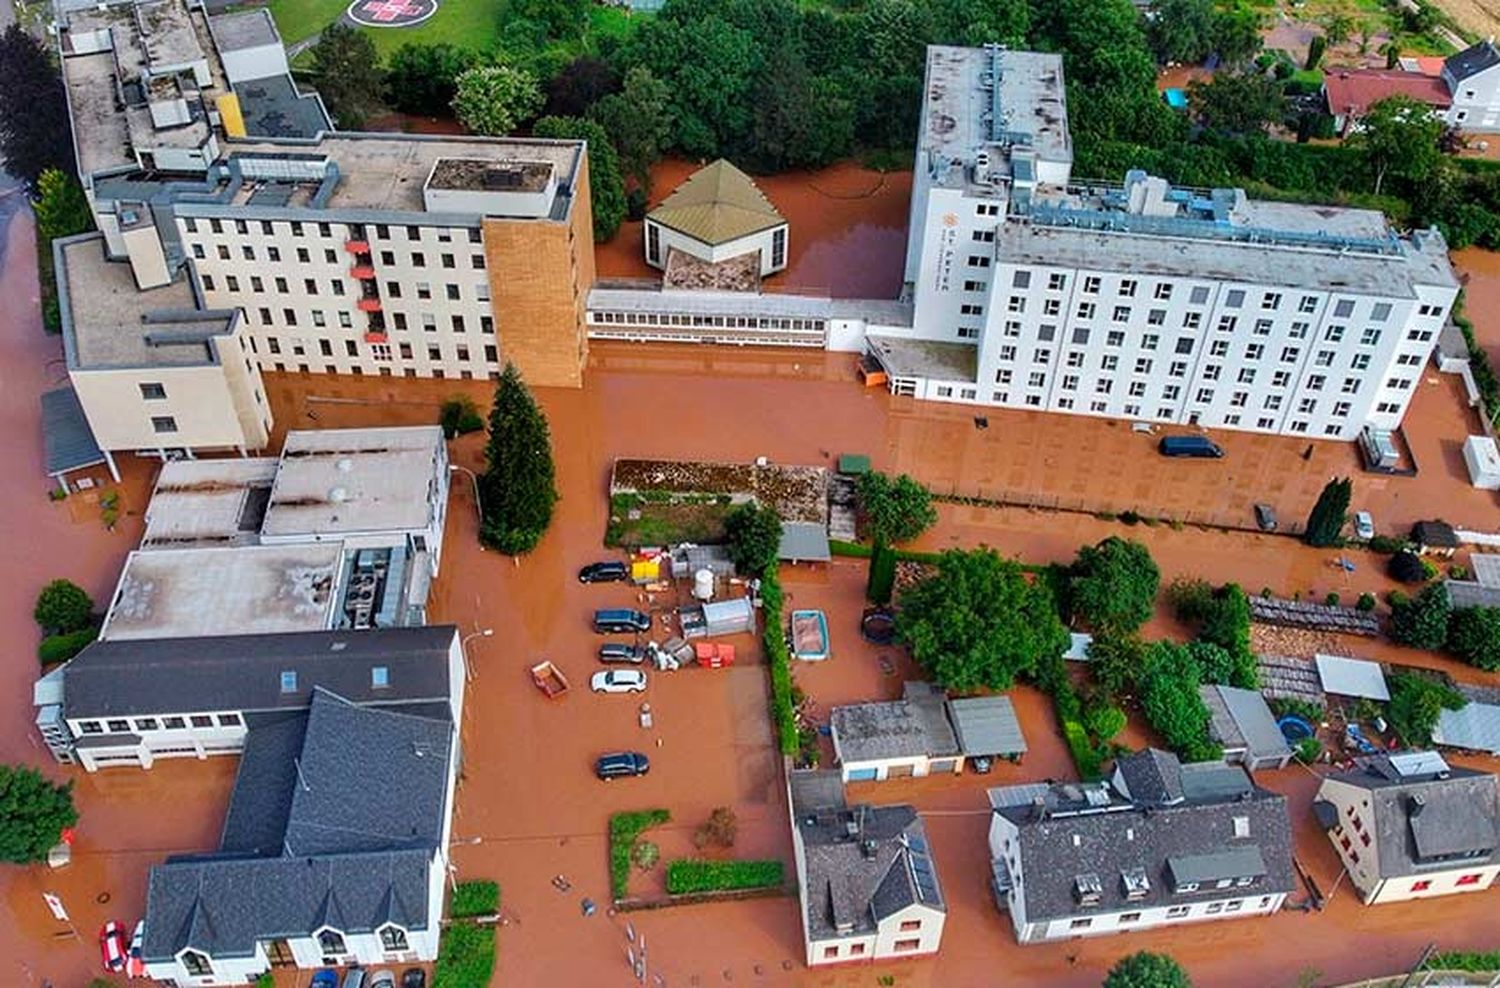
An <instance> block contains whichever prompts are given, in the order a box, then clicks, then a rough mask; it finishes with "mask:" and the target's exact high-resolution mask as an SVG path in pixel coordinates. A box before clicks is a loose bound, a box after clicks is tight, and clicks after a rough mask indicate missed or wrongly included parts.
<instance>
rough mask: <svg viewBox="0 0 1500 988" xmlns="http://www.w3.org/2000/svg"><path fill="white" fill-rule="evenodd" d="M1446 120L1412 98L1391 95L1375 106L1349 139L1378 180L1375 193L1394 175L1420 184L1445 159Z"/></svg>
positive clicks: (1378, 193) (1351, 145) (1362, 119)
mask: <svg viewBox="0 0 1500 988" xmlns="http://www.w3.org/2000/svg"><path fill="white" fill-rule="evenodd" d="M1442 136H1443V121H1442V120H1440V119H1439V118H1438V117H1436V116H1434V115H1433V113H1432V109H1431V108H1430V107H1429V106H1427V105H1426V104H1425V103H1420V102H1418V101H1417V100H1414V99H1412V98H1411V97H1410V96H1387V97H1386V98H1385V99H1382V100H1377V101H1376V102H1375V103H1373V104H1371V106H1370V109H1369V112H1367V113H1366V114H1365V115H1364V116H1363V117H1361V118H1360V120H1359V129H1358V130H1356V131H1355V132H1354V133H1353V134H1352V135H1351V136H1350V138H1349V140H1348V144H1349V146H1350V147H1353V148H1357V149H1358V150H1359V152H1360V154H1361V155H1363V157H1364V159H1365V165H1366V167H1367V168H1369V170H1370V175H1371V176H1372V177H1373V178H1374V179H1375V194H1376V195H1380V190H1381V188H1382V187H1383V186H1384V184H1385V179H1386V176H1387V175H1394V176H1396V177H1397V178H1401V179H1404V180H1405V181H1406V182H1408V183H1410V184H1420V183H1421V182H1422V181H1424V180H1425V179H1426V178H1427V177H1428V176H1429V175H1431V174H1432V172H1433V170H1434V169H1435V168H1437V166H1438V162H1439V161H1440V160H1442V152H1441V151H1440V150H1439V149H1438V140H1439V138H1441V137H1442Z"/></svg>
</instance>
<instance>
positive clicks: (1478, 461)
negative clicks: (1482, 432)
mask: <svg viewBox="0 0 1500 988" xmlns="http://www.w3.org/2000/svg"><path fill="white" fill-rule="evenodd" d="M1464 465H1465V466H1466V467H1468V468H1469V483H1471V484H1473V485H1474V486H1475V487H1477V488H1479V489H1480V490H1484V491H1493V490H1500V447H1497V446H1496V445H1495V440H1493V439H1491V438H1490V437H1489V436H1470V437H1469V438H1467V439H1465V440H1464Z"/></svg>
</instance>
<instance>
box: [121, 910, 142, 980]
mask: <svg viewBox="0 0 1500 988" xmlns="http://www.w3.org/2000/svg"><path fill="white" fill-rule="evenodd" d="M145 940H146V921H145V920H144V919H143V920H140V921H138V922H137V923H136V924H135V931H134V932H133V933H131V934H130V953H129V956H127V957H126V958H125V977H127V978H144V977H145V976H146V957H145V955H144V954H143V953H142V952H141V946H142V944H143V943H145Z"/></svg>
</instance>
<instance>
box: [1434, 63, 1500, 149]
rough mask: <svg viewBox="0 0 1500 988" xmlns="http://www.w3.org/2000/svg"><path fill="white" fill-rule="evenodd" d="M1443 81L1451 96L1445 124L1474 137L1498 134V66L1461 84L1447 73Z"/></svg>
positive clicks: (1499, 105)
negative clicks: (1476, 134) (1450, 104)
mask: <svg viewBox="0 0 1500 988" xmlns="http://www.w3.org/2000/svg"><path fill="white" fill-rule="evenodd" d="M1443 81H1444V82H1446V83H1447V84H1448V88H1449V90H1450V91H1451V92H1452V93H1453V105H1452V107H1450V108H1449V110H1448V122H1449V123H1451V124H1453V126H1455V127H1458V128H1459V129H1461V130H1466V131H1470V132H1473V133H1494V132H1497V131H1500V66H1495V67H1492V68H1489V69H1487V70H1485V71H1483V72H1480V73H1478V74H1476V75H1472V76H1470V77H1469V78H1467V79H1465V80H1463V81H1462V82H1458V81H1456V80H1455V79H1454V78H1453V76H1452V75H1451V74H1450V73H1448V72H1447V71H1444V72H1443Z"/></svg>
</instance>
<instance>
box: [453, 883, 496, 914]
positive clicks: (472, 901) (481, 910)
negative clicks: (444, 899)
mask: <svg viewBox="0 0 1500 988" xmlns="http://www.w3.org/2000/svg"><path fill="white" fill-rule="evenodd" d="M499 908H500V883H499V882H492V881H490V880H489V879H476V880H474V881H468V882H459V883H458V885H457V887H455V888H454V889H453V901H452V902H451V903H449V905H448V915H449V916H451V917H453V918H454V919H466V918H468V917H470V916H493V915H494V914H495V913H496V911H498V910H499Z"/></svg>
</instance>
